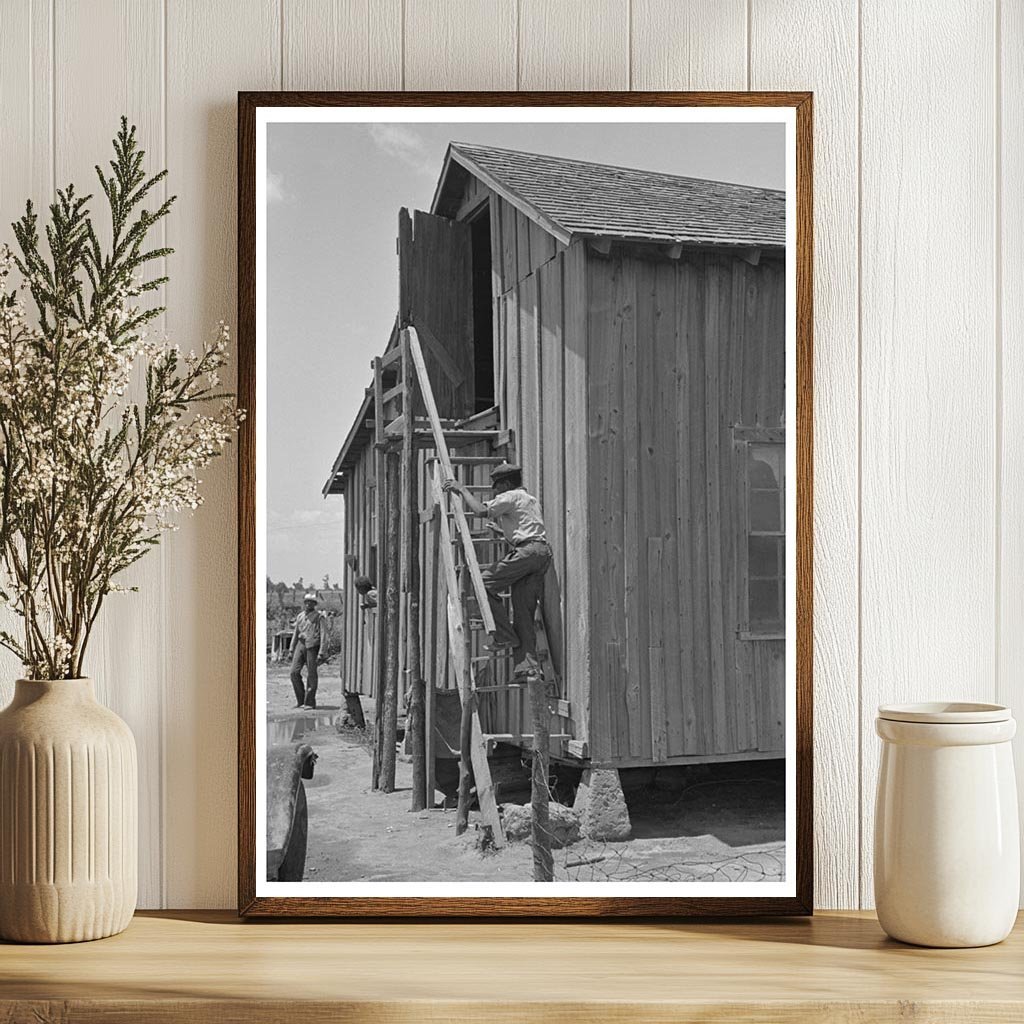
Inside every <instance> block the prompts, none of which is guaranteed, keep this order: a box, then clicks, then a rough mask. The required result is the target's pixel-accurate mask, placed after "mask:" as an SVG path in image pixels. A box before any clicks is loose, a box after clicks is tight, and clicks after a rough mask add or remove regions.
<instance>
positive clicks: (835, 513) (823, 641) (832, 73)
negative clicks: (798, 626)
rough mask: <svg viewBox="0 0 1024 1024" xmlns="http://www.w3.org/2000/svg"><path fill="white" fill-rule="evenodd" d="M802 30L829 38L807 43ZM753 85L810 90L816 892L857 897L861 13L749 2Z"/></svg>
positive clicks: (822, 898) (839, 902)
mask: <svg viewBox="0 0 1024 1024" xmlns="http://www.w3.org/2000/svg"><path fill="white" fill-rule="evenodd" d="M808 39H828V40H832V41H833V45H831V46H829V47H825V46H810V45H807V42H806V41H807V40H808ZM751 44H752V48H751V57H750V63H751V77H752V81H753V83H755V84H756V85H761V84H763V83H766V82H770V83H771V84H772V85H773V86H775V85H782V86H789V87H792V88H798V87H799V88H808V89H813V90H814V94H815V101H816V106H817V112H818V117H817V119H816V120H817V124H816V130H815V138H814V143H815V144H814V177H815V194H814V204H815V208H814V221H815V230H816V239H817V245H816V246H815V264H816V273H815V288H814V321H815V327H816V333H817V337H818V338H819V339H821V343H820V344H818V345H817V346H816V351H815V371H816V378H817V385H818V386H817V389H816V390H817V414H816V418H815V437H814V439H815V462H816V465H815V495H814V498H815V508H816V514H815V517H814V527H815V545H814V547H815V574H814V577H815V617H814V647H815V666H814V675H815V680H816V683H817V688H818V693H819V694H820V696H821V699H819V700H818V701H817V703H816V707H815V723H814V726H815V770H814V774H815V793H816V794H817V798H816V800H815V837H816V841H815V857H814V861H815V870H816V878H815V891H816V892H817V893H818V894H819V895H818V905H819V906H821V907H853V906H858V905H859V899H860V893H859V889H858V877H859V871H860V852H861V851H860V841H859V837H860V831H859V830H860V807H859V806H858V804H857V801H856V800H853V799H851V797H852V795H853V794H855V793H856V792H857V788H858V784H859V778H860V776H859V764H860V748H859V743H858V734H857V729H856V727H855V725H854V723H856V722H857V721H858V715H859V705H858V699H859V686H860V675H859V620H858V612H859V589H858V586H857V584H856V581H857V575H858V532H857V503H858V500H859V493H858V465H859V460H858V429H859V428H858V422H859V410H858V386H857V373H858V340H859V335H858V303H857V288H858V261H857V260H858V248H857V246H858V236H857V226H858V209H857V198H858V194H857V156H858V141H857V113H858V111H857V86H858V79H857V12H856V10H855V8H854V7H852V6H850V5H845V4H834V3H830V2H828V0H823V2H815V3H808V4H800V5H792V4H781V5H780V4H776V3H771V2H765V0H756V2H755V3H754V4H753V5H752V8H751Z"/></svg>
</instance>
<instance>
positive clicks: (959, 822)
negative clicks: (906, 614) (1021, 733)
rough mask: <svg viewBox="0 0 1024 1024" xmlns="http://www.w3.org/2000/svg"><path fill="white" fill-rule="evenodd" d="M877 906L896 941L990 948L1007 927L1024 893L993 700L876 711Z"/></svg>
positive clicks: (998, 708)
mask: <svg viewBox="0 0 1024 1024" xmlns="http://www.w3.org/2000/svg"><path fill="white" fill-rule="evenodd" d="M875 727H876V729H877V732H878V735H879V736H880V737H881V738H882V764H881V771H880V773H879V777H878V798H877V802H876V805H875V905H876V908H877V911H878V921H879V923H880V924H881V926H882V927H883V928H884V929H885V931H886V932H887V933H888V934H889V935H891V936H892V937H893V938H894V939H899V940H900V941H902V942H911V943H914V944H916V945H920V946H940V947H961V946H988V945H991V944H992V943H994V942H1001V941H1002V940H1003V939H1005V938H1006V936H1007V935H1008V934H1009V933H1010V929H1011V928H1012V927H1013V923H1014V919H1015V918H1016V915H1017V904H1018V898H1019V890H1020V837H1019V832H1018V827H1017V789H1016V784H1015V781H1014V773H1013V757H1012V752H1011V747H1010V740H1011V739H1013V735H1014V733H1015V732H1016V729H1017V723H1016V722H1015V721H1014V720H1013V718H1012V717H1011V716H1010V710H1009V708H1006V707H1003V706H1002V705H999V704H967V703H960V704H958V703H935V704H893V705H883V706H882V707H880V708H879V709H878V718H877V720H876V722H875Z"/></svg>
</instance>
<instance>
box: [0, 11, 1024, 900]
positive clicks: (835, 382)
mask: <svg viewBox="0 0 1024 1024" xmlns="http://www.w3.org/2000/svg"><path fill="white" fill-rule="evenodd" d="M0 24H2V29H0V146H2V150H0V153H2V158H0V224H6V223H8V222H9V221H10V220H11V219H13V217H15V216H16V215H17V213H18V212H19V207H20V205H21V203H22V202H23V200H24V199H25V198H26V197H28V196H32V197H34V198H35V200H36V201H37V202H45V201H46V200H47V199H48V197H49V195H50V194H51V193H52V189H53V187H54V185H55V184H63V183H65V182H67V181H69V180H75V181H76V182H81V183H84V182H86V181H88V180H89V177H90V174H91V167H92V164H93V162H94V161H95V159H96V158H97V155H102V153H103V152H104V147H105V145H106V142H107V140H108V138H109V137H110V135H111V134H112V129H113V127H114V125H115V124H116V118H117V116H118V115H119V114H120V113H121V112H122V111H125V112H127V113H128V114H129V116H130V117H131V119H132V120H133V121H134V122H135V123H137V124H138V126H139V130H140V133H141V135H142V138H143V142H144V145H145V146H146V148H147V149H148V150H149V152H150V154H151V158H152V165H153V166H156V165H163V164H166V165H167V166H168V167H169V168H170V170H171V187H172V188H173V189H174V191H175V192H176V193H177V194H178V195H179V196H180V200H179V203H178V205H177V206H176V207H175V210H174V212H173V214H172V215H171V217H170V218H169V219H168V221H167V223H166V227H165V234H166V239H167V243H168V244H169V245H172V246H174V247H175V248H176V249H177V250H178V253H177V254H176V255H175V256H172V257H171V258H170V259H169V261H168V262H169V267H168V269H169V272H170V274H171V283H170V286H169V289H168V291H167V295H166V299H167V302H168V305H169V307H170V312H169V313H168V314H167V316H166V317H165V321H166V323H165V324H164V325H163V327H165V328H166V329H167V330H168V331H169V332H171V333H172V335H173V336H174V337H175V338H176V339H177V340H180V341H182V342H188V341H189V339H192V338H196V337H199V336H202V335H204V334H206V333H208V332H210V331H211V330H212V329H213V328H214V326H215V324H216V321H217V320H218V319H220V318H222V317H223V318H227V319H228V320H233V319H234V313H235V295H234V292H235V270H234V262H235V248H234V244H235V219H234V212H235V205H234V191H235V93H236V91H238V90H239V89H279V88H286V89H401V88H405V89H435V90H445V89H517V88H519V89H625V88H632V89H747V88H750V89H811V90H813V91H814V92H815V93H816V109H815V176H816V188H817V194H816V198H815V217H816V225H815V232H816V286H815V335H816V340H815V349H816V351H815V364H816V382H815V386H816V410H815V446H816V451H815V463H816V467H815V503H816V516H815V545H816V571H815V602H816V623H815V649H816V653H815V688H816V697H815V705H816V706H815V718H816V722H815V786H816V797H817V799H816V812H815V818H816V822H817V827H816V833H817V836H816V855H815V867H816V876H817V902H818V904H819V906H822V907H834V906H839V907H854V906H858V905H864V906H868V905H870V901H871V857H870V844H871V816H872V815H871V805H872V799H873V786H874V781H875V762H876V754H877V750H876V739H875V736H874V731H873V725H872V720H873V714H874V708H875V705H876V704H878V703H879V702H881V701H883V700H891V699H899V700H909V699H914V698H919V699H924V698H927V697H931V696H935V695H957V696H962V697H970V698H974V699H999V700H1003V701H1006V702H1009V703H1011V704H1020V705H1024V677H1022V672H1024V257H1022V252H1024V139H1022V125H1024V4H1022V3H1020V2H1019V0H990V2H983V0H934V2H932V3H929V4H917V3H906V2H904V0H860V2H859V3H858V2H856V0H0ZM4 236H5V237H7V234H6V231H5V232H4ZM234 478H235V465H234V460H233V457H231V458H228V459H226V460H223V461H222V464H220V465H218V466H217V467H216V468H215V469H214V470H213V471H212V472H209V473H207V481H206V483H207V487H206V505H205V506H204V507H203V508H202V509H201V511H200V513H199V514H198V515H197V516H196V517H195V519H194V520H192V521H190V522H188V523H186V524H185V525H184V526H183V527H182V529H181V530H180V532H178V533H177V534H175V535H174V536H172V537H171V538H170V539H169V541H168V543H167V544H166V545H165V546H164V547H163V548H162V549H161V551H160V552H159V553H158V554H155V555H152V556H150V558H149V560H148V561H145V562H143V563H141V564H140V565H139V566H138V567H137V568H136V569H135V570H134V572H133V578H132V580H131V582H132V583H135V584H138V585H139V587H140V590H141V592H140V593H139V594H138V595H135V596H134V597H131V598H120V599H118V598H115V599H112V601H111V603H110V606H109V609H108V611H107V614H106V616H105V620H104V623H103V627H102V630H101V632H100V639H99V641H98V642H97V644H96V647H95V652H94V658H93V664H92V666H91V670H92V674H93V675H94V676H95V677H96V679H97V683H98V687H99V689H100V692H101V694H102V696H103V698H104V699H105V700H106V701H108V702H109V703H110V705H111V706H112V707H113V708H114V709H115V710H117V711H118V712H119V713H120V714H122V715H123V716H124V717H125V718H126V719H127V720H128V721H129V723H130V724H131V726H132V728H133V729H134V730H135V734H136V737H137V739H138V743H139V752H140V766H141V781H142V794H143V807H142V814H141V818H140V821H141V827H142V835H141V851H142V865H141V876H140V878H141V902H142V905H143V906H150V907H153V906H169V907H220V906H232V905H233V904H234V884H235V829H234V820H235V763H236V758H235V726H234V716H235V685H236V684H235V609H236V589H237V587H236V556H235V525H234V523H235V506H234V503H235V484H234ZM16 672H17V666H15V665H12V664H10V663H9V662H4V663H3V664H2V665H0V698H3V699H6V696H7V694H8V693H9V690H10V681H11V680H12V679H13V678H14V676H15V674H16ZM1022 749H1024V747H1022ZM1020 760H1021V769H1022V771H1024V757H1022V758H1021V759H1020Z"/></svg>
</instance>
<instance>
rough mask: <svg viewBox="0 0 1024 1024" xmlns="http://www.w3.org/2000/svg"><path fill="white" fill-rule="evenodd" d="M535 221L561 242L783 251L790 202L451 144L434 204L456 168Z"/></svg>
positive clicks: (671, 177)
mask: <svg viewBox="0 0 1024 1024" xmlns="http://www.w3.org/2000/svg"><path fill="white" fill-rule="evenodd" d="M453 164H454V165H456V166H457V167H459V168H464V169H465V170H466V171H469V172H470V173H471V174H475V175H476V176H477V177H479V178H480V179H481V180H482V181H483V182H484V183H485V184H486V185H488V186H489V187H490V188H492V189H493V190H494V191H496V192H497V193H498V194H499V195H501V196H503V197H504V198H505V199H507V200H508V201H509V202H511V203H513V204H514V205H515V206H517V207H518V208H519V209H521V210H522V211H523V212H524V213H525V214H526V215H527V216H530V217H532V218H533V219H534V220H536V221H538V223H540V224H541V225H542V226H543V227H544V228H545V229H546V230H548V231H549V232H550V233H551V234H553V235H554V236H555V237H556V238H558V239H559V240H560V241H562V242H566V243H567V242H568V241H569V240H570V239H571V238H573V237H576V236H586V237H602V238H622V239H632V240H637V241H651V242H664V243H682V244H693V245H715V246H732V245H736V246H754V247H759V248H766V247H776V246H784V245H785V242H786V196H785V193H784V192H781V191H777V190H775V189H767V188H754V187H752V186H749V185H735V184H730V183H728V182H722V181H705V180H703V179H701V178H687V177H683V176H682V175H676V174H664V173H662V172H660V171H642V170H637V169H635V168H630V167H614V166H611V165H608V164H596V163H590V162H588V161H586V160H570V159H568V158H566V157H558V156H545V155H542V154H540V153H523V152H520V151H518V150H513V149H499V148H497V147H495V146H477V145H472V144H470V143H467V142H453V143H451V145H450V146H449V148H448V155H447V157H446V159H445V169H444V171H443V172H442V175H441V180H440V182H439V183H438V189H437V193H436V195H435V197H434V209H435V212H438V213H448V215H449V216H450V215H451V214H452V213H454V211H449V210H446V209H445V206H446V199H447V198H453V196H452V195H451V191H450V190H449V189H446V185H447V184H448V181H449V177H450V172H451V170H452V165H453Z"/></svg>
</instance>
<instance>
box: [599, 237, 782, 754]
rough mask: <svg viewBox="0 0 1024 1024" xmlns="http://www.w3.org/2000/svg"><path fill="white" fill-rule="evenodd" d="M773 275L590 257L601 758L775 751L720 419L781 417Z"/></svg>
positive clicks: (776, 275) (775, 714) (776, 668)
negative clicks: (746, 617)
mask: <svg viewBox="0 0 1024 1024" xmlns="http://www.w3.org/2000/svg"><path fill="white" fill-rule="evenodd" d="M784 287H785V282H784V270H783V266H782V263H781V262H780V261H776V260H772V259H768V258H763V259H762V261H761V263H760V264H759V265H758V266H756V267H755V266H751V265H750V264H748V263H746V262H744V261H742V260H739V259H733V258H731V257H728V256H723V255H715V254H696V253H687V254H684V255H683V257H682V259H680V260H679V261H669V260H654V259H644V258H640V257H638V256H637V255H634V254H631V253H629V252H628V251H620V250H613V252H612V254H611V256H610V257H609V258H605V257H602V256H599V255H598V254H596V253H590V254H589V256H588V282H587V292H588V295H589V296H590V302H589V307H588V344H589V352H590V372H589V375H588V380H587V389H588V402H589V414H588V427H589V448H590V451H589V457H590V465H591V467H592V471H591V476H590V485H589V491H590V505H591V509H592V512H591V518H590V529H591V547H590V550H591V559H592V564H593V569H594V576H593V581H592V590H591V595H590V596H591V608H592V612H591V617H590V623H591V629H592V633H591V656H592V659H593V663H592V676H593V688H592V693H591V722H590V741H591V750H592V756H593V757H594V758H595V759H597V760H602V761H608V762H616V761H618V762H622V763H642V762H645V761H648V762H649V761H652V760H653V761H658V760H662V759H664V758H665V757H669V758H672V757H680V756H694V755H718V754H736V753H742V752H754V751H760V752H778V753H780V754H781V752H782V750H783V744H784V733H783V727H784V715H783V707H782V705H783V696H782V695H783V693H784V674H783V669H784V655H783V647H784V645H783V644H782V643H781V642H780V641H773V640H743V639H740V638H739V637H738V635H737V631H738V628H739V610H740V601H741V600H742V599H743V595H742V594H741V593H740V590H739V579H738V573H737V572H736V569H735V567H736V565H737V564H738V562H739V558H740V555H741V553H742V547H741V546H742V545H743V544H745V523H744V522H743V516H744V514H745V513H744V505H743V502H742V494H743V490H742V487H743V480H744V476H743V474H744V472H745V466H744V463H743V460H744V459H745V449H744V448H743V447H742V446H741V447H737V446H735V445H734V444H733V440H732V428H733V426H735V425H742V426H748V427H753V426H773V427H778V426H779V425H780V424H781V421H782V412H783V402H784V392H783V379H782V375H781V372H766V371H768V369H769V367H770V366H774V365H775V364H778V365H779V366H781V365H782V362H783V346H784V325H783V317H782V314H783V298H784ZM762 379H763V380H764V383H761V381H762ZM748 708H749V709H750V710H749V711H748V710H747V709H748Z"/></svg>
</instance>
